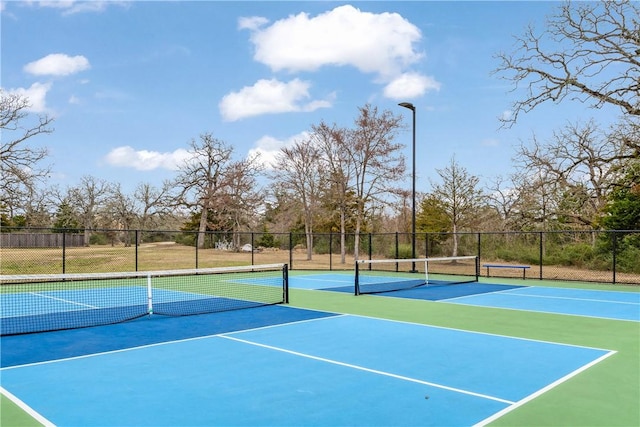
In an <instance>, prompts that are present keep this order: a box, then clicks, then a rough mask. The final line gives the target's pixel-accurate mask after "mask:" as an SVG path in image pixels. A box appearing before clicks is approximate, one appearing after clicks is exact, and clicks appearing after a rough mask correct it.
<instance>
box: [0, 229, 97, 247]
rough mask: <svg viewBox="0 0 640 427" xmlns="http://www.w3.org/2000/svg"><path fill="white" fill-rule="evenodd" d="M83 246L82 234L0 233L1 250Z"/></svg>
mask: <svg viewBox="0 0 640 427" xmlns="http://www.w3.org/2000/svg"><path fill="white" fill-rule="evenodd" d="M63 245H64V246H67V247H72V246H74V247H79V246H85V242H84V234H69V233H0V247H3V248H60V247H62V246H63Z"/></svg>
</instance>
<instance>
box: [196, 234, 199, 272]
mask: <svg viewBox="0 0 640 427" xmlns="http://www.w3.org/2000/svg"><path fill="white" fill-rule="evenodd" d="M199 240H200V231H197V232H196V245H195V246H196V268H198V241H199Z"/></svg>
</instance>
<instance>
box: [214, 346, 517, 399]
mask: <svg viewBox="0 0 640 427" xmlns="http://www.w3.org/2000/svg"><path fill="white" fill-rule="evenodd" d="M220 338H226V339H229V340H233V341H237V342H241V343H244V344H249V345H254V346H256V347H262V348H266V349H269V350H276V351H280V352H283V353H288V354H293V355H295V356H300V357H305V358H307V359H313V360H318V361H321V362H326V363H331V364H333V365H339V366H344V367H347V368H352V369H357V370H359V371H365V372H370V373H373V374H378V375H383V376H385V377H391V378H396V379H399V380H403V381H409V382H413V383H418V384H422V385H427V386H431V387H435V388H440V389H443V390H448V391H453V392H456V393H461V394H466V395H470V396H474V397H481V398H483V399H488V400H494V401H496V402H501V403H506V404H509V405H513V404H514V403H515V402H512V401H510V400H506V399H501V398H499V397H494V396H489V395H487V394H481V393H474V392H472V391H468V390H462V389H459V388H455V387H449V386H446V385H442V384H437V383H432V382H429V381H423V380H419V379H416V378H410V377H405V376H403V375H396V374H392V373H390V372H384V371H378V370H377V369H370V368H365V367H364V366H358V365H352V364H350V363H345V362H340V361H337V360H332V359H326V358H324V357H318V356H313V355H311V354H306V353H300V352H297V351H293V350H287V349H285V348H280V347H274V346H271V345H266V344H261V343H257V342H253V341H247V340H243V339H240V338H236V337H231V336H228V335H224V334H223V335H220Z"/></svg>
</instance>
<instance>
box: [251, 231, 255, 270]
mask: <svg viewBox="0 0 640 427" xmlns="http://www.w3.org/2000/svg"><path fill="white" fill-rule="evenodd" d="M253 235H254V232H253V231H252V232H251V265H254V262H253V260H254V258H253V253H254V251H255V248H254V246H253V241H254V239H253Z"/></svg>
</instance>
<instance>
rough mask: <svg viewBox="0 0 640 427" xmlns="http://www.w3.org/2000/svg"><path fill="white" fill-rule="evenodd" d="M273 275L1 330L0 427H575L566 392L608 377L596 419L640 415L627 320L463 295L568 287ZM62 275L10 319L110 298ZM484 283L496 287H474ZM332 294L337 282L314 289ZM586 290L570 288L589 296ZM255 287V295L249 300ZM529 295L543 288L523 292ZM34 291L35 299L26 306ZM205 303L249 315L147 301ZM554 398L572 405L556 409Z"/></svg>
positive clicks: (16, 300) (137, 290)
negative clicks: (50, 327) (121, 313)
mask: <svg viewBox="0 0 640 427" xmlns="http://www.w3.org/2000/svg"><path fill="white" fill-rule="evenodd" d="M276 271H277V269H276ZM282 274H284V277H285V278H287V277H286V276H287V273H286V272H284V273H283V272H279V273H277V274H275V275H273V274H272V273H269V275H270V276H269V277H264V276H260V275H254V273H247V272H243V273H242V274H239V275H238V274H235V275H234V277H233V279H228V277H227V275H224V277H225V279H224V280H217V279H216V280H213V281H212V280H207V281H206V282H207V283H208V285H207V291H206V292H205V291H204V290H203V288H202V287H201V282H202V278H199V279H198V281H197V282H187V283H188V284H187V285H185V286H182V285H180V286H178V287H176V285H175V280H173V279H171V280H168V281H167V282H166V283H165V284H163V285H160V283H163V282H162V281H161V282H160V283H159V282H157V281H156V282H155V284H154V285H153V286H145V284H144V283H143V284H142V285H139V286H133V287H132V286H131V284H130V283H127V284H126V285H125V284H122V283H121V285H122V286H119V287H117V288H118V289H119V290H120V291H122V292H124V293H126V294H127V295H128V296H127V298H130V295H131V294H135V295H138V294H141V296H142V297H144V298H148V297H149V295H152V299H151V306H152V309H151V310H150V306H149V304H150V303H149V301H147V300H146V299H144V298H143V303H142V304H137V303H136V304H134V305H135V306H136V307H137V306H141V307H142V309H143V311H144V313H145V314H144V315H143V316H139V317H136V318H135V319H134V320H130V321H125V322H121V323H116V324H109V325H103V326H96V327H83V328H74V329H64V330H57V331H52V332H46V333H26V334H25V333H18V334H13V335H8V336H7V335H5V336H2V337H1V345H2V347H1V348H2V351H1V352H0V356H1V366H2V368H1V372H0V374H1V380H2V381H1V386H2V394H3V406H2V408H3V413H4V415H3V418H2V421H3V425H5V424H6V425H16V424H17V423H16V422H15V420H16V417H18V418H20V417H22V418H20V419H25V418H24V417H25V415H24V414H25V413H26V414H29V415H27V416H26V417H27V419H29V417H32V419H35V420H37V421H38V422H39V423H40V424H44V425H60V426H65V425H86V426H92V425H93V426H98V425H100V426H105V425H109V426H125V425H149V426H151V425H154V426H155V425H166V426H169V425H171V426H176V425H322V426H329V425H332V426H333V425H398V426H402V425H406V426H413V425H424V426H428V425H459V426H466V425H486V424H492V425H501V423H502V425H509V424H512V423H515V424H525V425H527V424H528V425H531V424H541V423H545V420H546V422H548V420H550V419H553V420H555V421H558V420H560V422H559V423H560V424H564V425H575V424H579V423H580V420H581V418H580V417H581V416H583V414H581V413H579V412H580V409H579V408H581V404H582V405H587V406H586V407H591V408H593V407H598V404H597V403H594V401H593V400H591V399H590V398H587V399H586V402H582V401H580V400H578V403H576V397H575V395H573V400H572V399H571V398H568V397H566V395H567V390H568V394H569V395H571V394H572V390H580V396H582V397H584V395H585V394H586V395H587V396H589V395H590V393H592V394H593V396H600V397H598V399H603V397H602V393H611V387H614V389H615V393H616V394H618V393H619V394H620V398H618V399H616V403H615V405H614V406H615V407H616V411H615V416H614V418H611V417H610V418H608V420H609V421H611V422H610V423H609V424H618V425H625V423H628V421H630V420H631V421H632V422H635V420H638V418H640V417H639V416H638V414H637V406H635V405H633V408H632V407H631V406H632V405H629V404H628V402H634V401H635V400H634V399H635V398H636V397H638V395H639V394H640V392H639V391H638V389H640V384H638V382H639V381H638V380H637V378H640V377H639V374H640V372H638V370H639V369H638V367H637V366H636V365H637V358H638V341H639V339H638V337H639V336H640V335H639V333H640V328H639V327H638V325H640V322H628V321H625V322H620V321H619V320H610V319H607V318H605V317H606V316H602V317H599V316H586V315H585V316H583V315H580V316H558V315H557V314H547V313H540V312H537V311H534V310H528V309H527V308H522V309H513V308H510V307H509V309H508V310H504V309H503V308H495V307H491V306H490V305H489V304H480V303H478V304H474V303H473V300H472V298H481V297H483V296H491V295H501V294H506V295H509V294H512V293H513V294H514V295H518V294H520V293H521V295H520V296H521V297H525V296H526V297H527V298H537V299H540V298H542V297H550V298H555V299H561V298H562V299H563V300H564V299H572V298H573V296H571V297H570V296H569V294H567V293H566V290H559V291H558V292H560V293H559V294H556V293H554V292H551V291H549V290H550V289H556V288H548V289H549V290H545V289H546V288H542V287H540V288H537V287H536V288H532V287H524V286H522V284H521V283H514V284H487V283H463V284H457V285H443V286H426V287H423V286H420V287H416V288H412V289H405V290H402V291H397V292H391V293H380V294H376V295H393V296H397V295H394V294H397V293H405V294H407V295H410V294H416V293H418V294H419V293H421V292H426V291H430V292H436V293H437V292H443V291H442V290H443V289H446V290H448V291H447V292H451V291H452V290H454V289H458V291H457V292H460V291H459V290H460V289H467V290H466V291H464V292H466V293H467V295H466V296H460V297H452V296H451V294H449V298H441V297H438V298H433V299H432V300H429V299H427V298H422V297H420V298H413V297H406V296H402V297H393V298H389V297H379V296H375V297H372V296H355V295H354V292H353V290H354V285H353V275H351V274H348V273H329V274H327V273H322V274H317V273H300V274H295V275H292V276H291V277H288V280H286V284H284V285H283V283H282ZM251 275H254V276H255V277H254V279H255V280H253V279H252V278H251ZM271 277H275V279H272V278H271ZM349 281H350V283H349ZM119 283H120V282H119ZM212 283H213V288H212V287H211V284H212ZM67 285H71V286H72V287H74V286H75V288H74V289H59V290H53V289H48V290H46V291H45V290H42V289H40V290H39V291H38V292H39V293H42V295H40V294H38V295H31V294H29V293H27V295H22V294H21V293H19V292H3V293H2V294H0V296H1V297H2V304H3V313H11V317H12V318H15V317H19V316H16V313H13V312H11V311H7V312H5V311H4V308H8V309H9V308H11V307H13V310H14V311H15V310H16V309H15V307H16V305H18V306H21V307H23V308H22V310H26V311H27V314H28V316H26V317H33V316H34V315H36V314H37V315H38V316H40V315H45V317H48V320H49V321H51V320H52V319H55V318H56V316H60V314H55V315H54V317H51V316H52V313H44V314H43V313H40V312H38V310H41V308H38V307H41V305H40V304H41V301H42V299H44V300H47V301H48V300H52V301H53V304H54V305H48V307H49V308H50V307H57V306H58V305H60V304H62V306H63V308H64V310H67V311H70V312H78V313H83V312H85V311H86V307H84V306H86V305H91V306H94V305H95V306H94V307H92V310H94V311H100V310H102V309H104V308H105V307H106V308H108V309H109V310H111V309H112V308H113V307H114V306H118V304H119V303H118V301H119V300H120V299H119V297H117V296H116V297H114V295H117V294H118V293H117V292H116V293H115V294H114V293H109V297H108V298H106V299H105V298H104V296H103V297H101V298H102V299H101V300H100V301H102V304H103V305H104V306H97V305H96V299H95V298H94V294H95V293H99V292H97V290H96V289H98V288H99V286H97V285H95V284H94V285H93V287H87V285H86V283H83V284H82V289H78V288H79V287H80V285H79V282H74V283H73V284H67ZM112 285H113V284H112ZM55 286H56V287H60V284H59V283H58V284H56V285H55ZM283 286H284V291H288V290H290V292H291V297H290V301H289V302H290V304H283V303H284V302H285V301H286V300H287V299H288V295H287V296H286V297H285V296H283ZM493 286H500V287H505V288H500V289H499V290H495V289H494V290H492V291H489V290H487V289H489V288H491V287H493ZM472 287H476V288H472ZM128 288H134V289H128ZM336 288H338V289H337V290H341V291H340V292H324V291H319V290H327V289H330V290H336ZM340 288H343V289H340ZM214 289H215V290H214ZM240 289H241V293H242V295H243V298H238V297H239V296H240V295H239V290H240ZM252 289H253V290H252ZM346 289H350V291H346ZM469 289H471V290H473V291H474V292H475V293H472V294H468V292H470V291H469ZM478 289H484V290H486V292H477V290H478ZM536 289H540V290H536ZM557 289H560V288H557ZM576 291H578V290H576ZM583 291H585V292H586V293H584V294H581V295H579V296H578V297H577V298H580V299H587V298H588V297H589V298H591V297H592V296H590V295H591V294H593V292H589V290H583ZM45 292H50V294H49V293H45ZM250 292H253V294H254V295H253V296H251V295H252V294H251V293H250ZM265 292H266V295H269V298H267V299H266V300H265V299H264V297H262V298H257V297H256V296H255V294H256V293H257V294H258V295H264V293H265ZM531 292H540V293H539V295H537V296H535V297H534V296H528V295H529V294H530V293H531ZM563 292H564V293H563ZM594 292H597V293H596V294H595V295H597V296H598V297H599V298H598V299H599V300H600V301H607V302H610V303H617V304H626V305H628V306H632V304H633V303H634V301H636V300H637V297H638V296H639V295H640V294H638V293H637V292H610V291H602V290H599V291H594ZM102 293H104V292H102ZM619 294H623V295H619ZM276 295H277V298H278V299H277V301H272V298H273V297H274V296H276ZM52 296H53V298H51V297H52ZM34 297H35V301H36V302H29V303H28V304H25V301H31V298H34ZM136 298H137V297H136ZM218 298H222V299H224V300H226V299H230V300H232V301H235V300H239V301H251V302H256V301H257V300H260V299H262V300H263V301H259V304H254V305H252V308H250V309H243V306H242V304H240V305H238V304H236V303H235V302H234V303H232V304H229V303H228V302H225V303H224V306H226V309H220V308H219V307H220V305H217V304H216V305H214V306H210V305H207V307H208V309H209V310H210V311H209V312H207V314H196V315H189V316H183V315H166V314H158V312H157V311H156V308H158V310H160V307H162V304H167V303H168V304H172V305H173V306H175V304H178V303H179V304H180V305H182V304H187V305H188V306H196V307H198V306H199V305H200V302H201V301H202V300H207V301H208V300H217V299H218ZM466 298H469V299H470V301H471V303H469V304H467V302H468V301H467V302H465V299H466ZM136 301H138V299H136ZM47 304H51V303H49V302H47ZM207 304H208V303H207ZM25 307H26V308H25ZM79 307H81V308H79ZM212 307H217V308H213V309H212ZM34 310H35V312H34ZM56 310H57V309H56ZM56 310H52V312H54V313H55V312H56ZM182 310H186V311H185V312H186V313H187V314H190V310H189V309H184V308H182V309H181V311H182ZM569 314H570V313H569ZM3 316H5V314H3ZM547 316H553V317H547ZM3 323H4V322H3ZM615 366H622V368H617V369H616V368H615ZM634 378H635V379H634ZM607 382H611V385H608V383H607ZM590 384H591V385H592V387H591V388H589V387H587V386H588V385H590ZM585 385H587V386H585ZM563 396H565V397H563ZM8 400H11V401H12V402H13V403H12V404H11V405H9V403H8ZM550 402H551V403H550ZM566 402H572V403H571V405H572V406H571V407H570V408H568V407H567V406H563V405H565V404H566ZM625 402H626V403H627V404H625ZM600 404H601V405H602V402H600ZM610 404H611V403H605V404H604V405H603V407H602V408H599V414H598V415H597V416H596V418H595V419H596V420H598V419H599V418H598V417H603V416H605V417H606V414H607V413H608V412H607V409H608V408H609V407H610V406H609V405H610ZM14 405H16V406H15V407H14ZM541 405H542V408H547V409H543V410H541V409H540V408H541ZM549 405H550V406H549ZM558 405H559V406H558ZM549 407H551V410H549ZM7 408H9V409H10V410H8V409H7ZM554 408H555V409H554ZM576 408H577V409H576ZM554 411H555V412H554ZM609 412H613V411H609ZM532 414H534V415H532ZM603 414H604V415H603ZM12 417H13V418H12ZM532 417H533V418H532ZM566 417H570V418H566ZM532 419H533V420H536V421H534V422H533V423H531V424H530V423H529V421H528V420H532ZM563 419H564V420H565V421H564V422H563V421H562V420H563ZM589 419H590V420H593V419H594V418H593V417H590V418H589ZM514 420H516V421H515V422H514ZM517 420H521V421H520V422H517ZM522 420H527V421H526V422H523V421H522ZM593 424H598V422H597V421H596V422H594V423H593ZM20 425H36V424H34V423H33V421H31V422H27V423H26V424H20ZM601 425H607V424H605V423H602V424H601Z"/></svg>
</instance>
